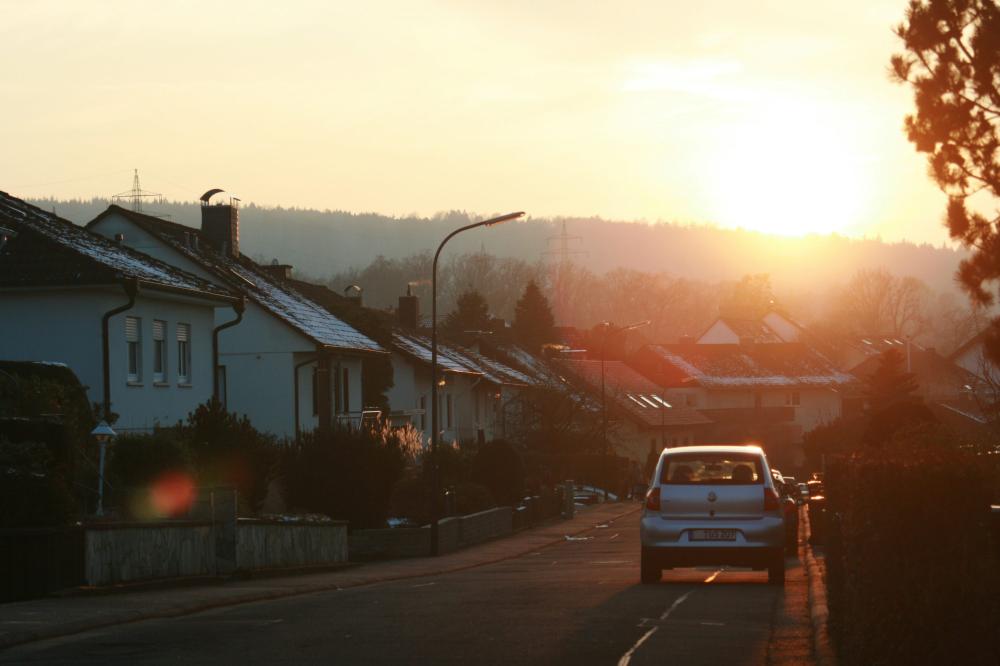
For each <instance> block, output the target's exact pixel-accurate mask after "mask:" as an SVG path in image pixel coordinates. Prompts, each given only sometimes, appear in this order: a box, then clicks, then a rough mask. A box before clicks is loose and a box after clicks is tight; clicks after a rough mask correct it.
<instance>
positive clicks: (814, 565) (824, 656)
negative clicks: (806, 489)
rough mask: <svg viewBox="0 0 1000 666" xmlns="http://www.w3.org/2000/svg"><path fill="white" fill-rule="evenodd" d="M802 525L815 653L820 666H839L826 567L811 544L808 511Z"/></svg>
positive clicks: (804, 515) (801, 521)
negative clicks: (828, 604)
mask: <svg viewBox="0 0 1000 666" xmlns="http://www.w3.org/2000/svg"><path fill="white" fill-rule="evenodd" d="M800 524H801V525H802V529H801V530H800V532H801V533H802V536H803V539H804V542H805V543H804V546H803V550H804V551H805V564H806V573H807V575H808V577H809V616H810V618H811V619H812V628H813V652H814V654H815V655H816V663H817V664H818V666H837V656H836V655H835V654H834V652H833V645H832V644H831V643H830V631H829V629H828V624H827V623H828V621H829V618H830V611H829V609H828V608H827V605H826V584H825V583H824V582H823V574H824V565H823V564H821V563H820V562H819V561H818V560H817V559H816V556H815V554H814V553H813V548H812V544H811V543H810V542H809V538H810V536H812V530H811V529H810V524H809V510H808V509H806V510H804V511H803V512H802V516H801V518H800Z"/></svg>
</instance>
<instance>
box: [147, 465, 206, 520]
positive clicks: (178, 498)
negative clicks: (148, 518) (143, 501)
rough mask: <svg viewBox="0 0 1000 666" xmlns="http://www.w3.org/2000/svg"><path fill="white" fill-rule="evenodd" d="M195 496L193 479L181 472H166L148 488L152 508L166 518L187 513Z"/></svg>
mask: <svg viewBox="0 0 1000 666" xmlns="http://www.w3.org/2000/svg"><path fill="white" fill-rule="evenodd" d="M196 496H197V490H196V488H195V485H194V480H193V479H192V478H191V477H190V476H189V475H187V474H185V473H183V472H166V473H164V474H162V475H161V476H160V477H159V478H158V479H156V481H154V482H153V484H152V485H151V486H150V489H149V499H150V503H151V504H152V508H153V510H154V511H155V512H156V513H157V515H160V516H164V517H168V518H170V517H176V516H180V515H183V514H185V513H187V512H188V511H189V510H190V509H191V505H192V504H194V500H195V497H196Z"/></svg>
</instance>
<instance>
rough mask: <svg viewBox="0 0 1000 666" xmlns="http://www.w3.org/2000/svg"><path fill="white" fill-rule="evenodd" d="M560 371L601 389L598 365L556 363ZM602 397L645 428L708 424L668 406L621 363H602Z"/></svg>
mask: <svg viewBox="0 0 1000 666" xmlns="http://www.w3.org/2000/svg"><path fill="white" fill-rule="evenodd" d="M558 364H559V366H560V367H564V368H566V369H567V370H568V371H569V372H570V373H571V374H573V375H575V376H576V377H578V378H580V379H581V380H583V381H584V382H586V383H587V385H589V386H590V387H591V389H597V390H600V388H601V361H558ZM604 385H605V395H606V397H607V399H608V400H613V401H614V402H615V404H616V405H617V406H618V407H619V408H621V409H624V410H625V411H627V412H628V413H629V414H631V415H632V416H633V417H635V418H637V419H639V420H640V421H642V422H643V423H644V424H645V425H647V426H654V427H656V426H691V425H706V424H709V423H711V422H712V421H711V420H710V419H708V418H707V417H706V416H705V415H704V414H702V413H701V412H699V411H697V410H695V409H691V408H690V407H687V406H685V405H678V404H674V403H671V402H670V401H669V400H667V399H666V398H665V397H663V390H662V389H661V388H660V387H659V386H657V385H656V384H654V383H653V382H651V381H649V380H648V379H646V378H645V377H643V376H642V375H640V374H639V373H638V372H636V371H635V370H633V369H632V368H630V367H628V366H627V365H625V364H624V363H622V362H621V361H605V362H604Z"/></svg>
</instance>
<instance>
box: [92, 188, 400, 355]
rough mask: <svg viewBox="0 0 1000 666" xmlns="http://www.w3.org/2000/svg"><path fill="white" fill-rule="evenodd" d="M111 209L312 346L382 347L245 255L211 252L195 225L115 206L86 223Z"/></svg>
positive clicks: (365, 348)
mask: <svg viewBox="0 0 1000 666" xmlns="http://www.w3.org/2000/svg"><path fill="white" fill-rule="evenodd" d="M112 213H117V214H119V215H122V216H124V217H126V218H128V219H129V220H132V221H133V222H135V223H136V224H137V225H138V226H140V227H141V228H143V229H145V230H146V231H148V232H149V233H151V234H154V235H155V236H157V237H158V238H160V239H161V240H162V241H164V242H165V243H169V244H170V245H171V246H172V247H173V248H174V249H175V250H177V251H178V252H180V253H182V254H184V255H185V256H187V257H188V258H190V259H191V260H192V261H194V262H196V263H198V264H199V265H201V266H202V267H203V268H205V269H206V270H208V271H209V272H211V273H213V274H215V275H216V276H218V277H219V279H220V280H221V281H223V282H224V283H225V284H227V285H230V286H231V287H232V288H233V289H236V290H238V291H239V292H240V293H242V294H244V295H245V296H246V297H247V298H248V299H250V300H252V301H254V302H255V303H257V304H258V305H260V306H261V307H262V308H264V309H265V310H267V311H269V312H270V313H271V314H273V315H275V316H276V317H278V318H279V319H281V320H282V321H284V322H285V323H286V324H288V325H289V326H291V327H292V328H294V329H296V330H297V331H299V332H300V333H302V334H303V335H305V336H306V337H308V338H310V339H311V340H313V341H314V342H316V343H317V344H320V345H324V346H328V347H333V348H337V349H350V350H360V351H374V352H381V351H385V350H383V349H382V347H381V346H379V344H378V343H377V342H375V341H374V340H372V339H371V338H369V337H368V336H366V335H364V334H363V333H361V332H360V331H358V330H356V329H355V328H354V327H352V326H350V325H348V324H346V323H344V322H343V321H341V320H340V319H338V318H337V317H336V316H335V315H333V314H331V313H330V311H329V310H327V309H326V308H324V307H322V306H320V305H318V304H316V303H314V302H313V301H311V300H310V299H308V298H306V297H305V296H303V295H302V294H300V293H299V292H297V291H296V290H295V289H293V288H292V287H290V286H288V285H285V284H282V283H281V281H280V280H276V279H274V278H272V277H271V276H269V275H268V274H267V273H266V272H265V271H264V270H263V269H261V268H260V267H258V266H257V264H256V263H255V262H253V261H252V260H251V259H249V258H248V257H246V256H243V255H240V257H239V258H238V259H237V258H232V257H229V256H226V255H223V254H222V253H219V252H216V251H215V250H214V249H212V247H211V246H210V245H209V244H208V243H207V242H205V241H204V239H202V238H201V231H200V230H199V229H195V228H194V227H188V226H185V225H182V224H177V223H176V222H169V221H167V220H161V219H159V218H155V217H151V216H149V215H143V214H141V213H135V212H133V211H130V210H126V209H124V208H120V207H118V206H111V207H109V208H108V210H106V211H105V212H104V213H102V214H101V215H99V216H98V217H97V218H96V219H95V220H93V221H92V222H90V225H93V224H95V223H96V222H97V221H98V220H101V219H102V218H104V217H105V216H107V215H109V214H112ZM90 225H88V226H90ZM187 238H197V239H198V242H197V243H188V242H187Z"/></svg>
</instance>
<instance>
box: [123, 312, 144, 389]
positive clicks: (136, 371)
mask: <svg viewBox="0 0 1000 666" xmlns="http://www.w3.org/2000/svg"><path fill="white" fill-rule="evenodd" d="M125 344H126V345H127V347H128V381H129V382H131V383H138V382H141V381H142V320H141V319H139V318H138V317H125Z"/></svg>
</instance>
